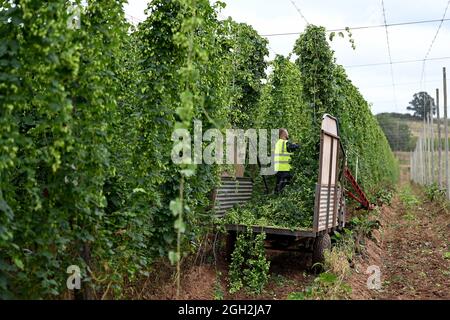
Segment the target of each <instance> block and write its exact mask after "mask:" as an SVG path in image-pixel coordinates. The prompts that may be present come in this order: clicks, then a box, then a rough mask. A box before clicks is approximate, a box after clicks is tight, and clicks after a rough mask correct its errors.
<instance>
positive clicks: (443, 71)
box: [442, 67, 450, 196]
mask: <svg viewBox="0 0 450 320" xmlns="http://www.w3.org/2000/svg"><path fill="white" fill-rule="evenodd" d="M442 75H443V79H442V81H443V89H444V131H445V187H446V189H448V187H449V183H448V119H447V75H446V72H445V67H444V68H442ZM447 196H450V192H448V191H447Z"/></svg>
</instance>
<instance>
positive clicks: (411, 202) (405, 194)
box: [399, 186, 421, 210]
mask: <svg viewBox="0 0 450 320" xmlns="http://www.w3.org/2000/svg"><path fill="white" fill-rule="evenodd" d="M399 197H400V201H401V202H402V204H403V206H404V207H405V208H406V209H407V210H411V209H414V208H415V207H416V206H418V205H420V204H421V202H420V200H419V199H418V198H417V197H416V196H415V195H414V193H413V191H412V190H411V187H409V186H406V187H403V189H402V190H401V191H400V193H399Z"/></svg>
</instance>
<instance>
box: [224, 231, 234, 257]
mask: <svg viewBox="0 0 450 320" xmlns="http://www.w3.org/2000/svg"><path fill="white" fill-rule="evenodd" d="M235 244H236V232H233V231H229V232H227V238H226V243H225V260H227V261H231V254H232V253H233V250H234V246H235Z"/></svg>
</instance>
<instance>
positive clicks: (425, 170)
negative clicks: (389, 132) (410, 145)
mask: <svg viewBox="0 0 450 320" xmlns="http://www.w3.org/2000/svg"><path fill="white" fill-rule="evenodd" d="M424 110H425V111H424V115H423V128H422V141H423V145H422V147H423V164H424V166H423V173H424V184H428V157H427V156H428V152H427V151H428V141H427V109H426V106H425V107H424Z"/></svg>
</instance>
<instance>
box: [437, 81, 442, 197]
mask: <svg viewBox="0 0 450 320" xmlns="http://www.w3.org/2000/svg"><path fill="white" fill-rule="evenodd" d="M436 116H437V125H438V183H439V188H441V189H442V141H441V138H442V137H441V118H440V114H439V89H438V88H436Z"/></svg>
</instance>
